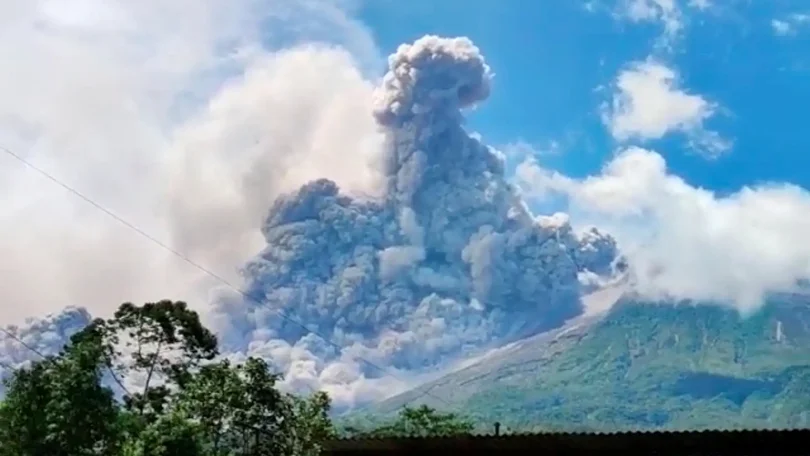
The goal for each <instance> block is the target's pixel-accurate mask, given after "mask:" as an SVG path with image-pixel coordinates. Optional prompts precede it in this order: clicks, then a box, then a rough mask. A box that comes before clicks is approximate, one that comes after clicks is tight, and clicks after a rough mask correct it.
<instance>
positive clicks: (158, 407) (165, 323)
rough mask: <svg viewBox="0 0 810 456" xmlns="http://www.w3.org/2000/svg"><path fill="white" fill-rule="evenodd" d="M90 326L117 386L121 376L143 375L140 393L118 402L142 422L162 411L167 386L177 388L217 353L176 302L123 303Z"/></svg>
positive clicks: (195, 318) (207, 335) (205, 333)
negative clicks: (101, 341)
mask: <svg viewBox="0 0 810 456" xmlns="http://www.w3.org/2000/svg"><path fill="white" fill-rule="evenodd" d="M92 326H94V327H95V328H96V330H97V331H99V332H100V333H101V334H102V335H103V339H104V346H105V348H106V354H107V364H108V366H109V367H110V369H111V371H113V372H114V376H115V379H116V381H118V382H119V385H120V386H121V387H122V389H124V390H125V391H126V388H124V387H123V384H122V382H121V377H127V376H131V375H138V376H139V377H141V378H143V386H142V387H141V389H140V391H135V392H129V391H126V395H125V396H124V402H125V404H126V406H127V408H128V409H129V410H133V411H135V412H136V413H137V415H138V416H140V417H142V418H144V420H145V422H152V421H154V420H155V419H156V418H157V417H158V416H160V415H161V414H162V413H163V411H164V408H165V407H166V403H167V401H168V400H169V396H170V395H171V392H172V388H182V387H183V385H184V384H186V383H188V381H189V380H190V379H191V376H192V374H193V371H194V370H195V369H196V368H198V366H199V365H200V363H201V362H202V361H204V360H211V359H213V358H214V357H216V355H217V354H218V350H217V339H216V336H214V334H213V333H212V332H211V331H209V330H208V329H207V328H206V327H205V326H203V325H202V323H201V322H200V318H199V315H198V314H197V313H196V312H194V311H193V310H190V309H189V308H188V306H187V305H186V303H184V302H181V301H177V302H174V301H170V300H162V301H159V302H155V303H146V304H144V305H143V306H140V307H138V306H135V305H133V304H132V303H124V304H122V305H121V306H120V307H119V308H118V310H117V311H116V312H115V314H114V315H113V318H110V319H108V320H106V321H104V320H96V321H95V322H94V323H93V325H92Z"/></svg>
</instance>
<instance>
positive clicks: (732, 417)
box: [365, 296, 810, 432]
mask: <svg viewBox="0 0 810 456" xmlns="http://www.w3.org/2000/svg"><path fill="white" fill-rule="evenodd" d="M807 347H810V306H809V305H808V300H807V298H801V297H790V296H787V297H786V296H776V297H772V298H771V300H770V301H769V302H768V304H767V305H766V306H765V307H764V308H763V309H762V310H760V311H758V312H757V313H755V314H752V315H747V316H741V315H739V314H738V313H737V312H735V311H734V310H732V309H728V308H723V307H721V306H716V305H714V306H713V305H705V304H704V305H691V304H688V303H686V304H679V305H672V304H665V305H664V304H652V303H640V302H634V303H627V304H626V305H620V306H618V307H616V308H615V309H614V310H613V311H612V312H611V313H610V314H609V315H608V316H607V317H606V318H605V319H604V320H601V321H597V322H594V323H593V325H590V326H588V325H581V326H578V327H571V328H566V329H565V330H564V331H561V332H560V334H558V335H555V336H553V337H551V336H549V335H541V336H538V337H536V338H533V339H531V340H527V341H524V342H523V343H521V345H520V348H519V349H515V350H510V351H508V352H505V354H504V355H501V356H492V357H489V358H487V360H486V361H485V362H482V363H479V364H475V365H471V366H469V367H467V368H465V369H463V370H460V371H458V372H455V373H453V374H451V375H448V376H446V377H444V378H441V379H439V380H437V381H436V382H435V383H432V384H427V385H424V387H423V388H422V389H419V390H417V391H414V392H413V393H411V394H410V395H407V396H402V397H399V398H393V399H392V400H390V401H388V402H386V403H382V404H378V405H375V407H374V408H373V409H372V410H369V411H367V412H366V414H367V415H370V416H371V417H372V418H373V419H375V420H376V421H377V422H380V421H381V420H384V419H386V418H388V417H390V416H392V415H393V414H394V413H396V411H397V410H398V409H399V408H400V407H401V406H402V405H403V404H405V403H407V404H426V405H428V406H434V407H441V406H444V405H445V402H449V403H451V404H453V406H454V407H456V408H458V409H463V410H465V411H466V413H468V414H469V416H470V418H471V419H473V420H474V421H475V422H476V423H482V425H483V423H486V428H482V430H484V431H489V432H491V430H492V427H491V426H492V423H495V422H500V423H502V430H503V432H513V431H521V432H533V431H583V432H588V431H619V430H631V429H711V428H717V427H723V428H737V429H739V428H770V427H807V426H810V389H808V386H807V385H810V383H808V379H810V350H808V348H807ZM425 390H429V392H430V394H429V395H428V394H424V393H423V392H424V391H425ZM420 393H421V396H418V394H420ZM436 397H438V398H439V399H441V401H439V400H438V399H435V398H436ZM365 419H366V420H368V419H369V418H368V417H366V418H365Z"/></svg>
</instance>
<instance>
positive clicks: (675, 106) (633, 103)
mask: <svg viewBox="0 0 810 456" xmlns="http://www.w3.org/2000/svg"><path fill="white" fill-rule="evenodd" d="M716 111H717V105H716V104H715V103H713V102H711V101H709V100H707V99H706V98H704V97H702V96H700V95H697V94H693V93H688V92H686V91H685V90H683V89H682V88H680V87H679V83H678V75H677V73H676V72H675V71H674V70H673V69H671V68H669V67H667V66H666V65H664V64H662V63H660V62H656V61H655V60H649V59H648V60H646V61H643V62H635V63H633V64H631V65H630V66H629V67H627V68H626V69H624V70H623V71H622V72H621V73H619V75H618V77H617V78H616V82H615V91H614V93H613V95H612V99H611V101H610V102H609V103H606V104H605V105H604V106H603V112H602V115H603V120H604V122H605V124H606V125H607V126H608V128H609V129H610V132H611V134H612V135H613V137H614V138H616V139H617V140H619V141H622V142H626V141H629V140H652V139H660V138H662V137H664V136H665V135H667V134H669V133H673V132H679V133H682V134H685V135H687V137H688V138H689V141H690V143H691V144H692V145H693V146H695V147H696V148H697V149H698V150H700V151H702V152H704V153H706V154H708V155H712V156H714V155H717V154H719V153H721V152H723V151H725V150H726V149H728V148H729V147H730V143H729V142H728V141H727V140H725V139H723V138H722V137H721V136H720V135H719V134H717V133H716V132H712V131H709V130H706V129H705V128H704V125H703V124H704V122H705V121H706V120H707V119H709V118H710V117H712V116H713V115H714V114H715V112H716Z"/></svg>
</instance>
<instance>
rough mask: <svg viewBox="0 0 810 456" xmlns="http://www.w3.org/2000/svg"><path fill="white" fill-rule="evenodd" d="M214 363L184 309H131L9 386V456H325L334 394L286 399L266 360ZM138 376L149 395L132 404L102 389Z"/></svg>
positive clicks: (135, 397) (194, 319)
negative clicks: (109, 379) (106, 381)
mask: <svg viewBox="0 0 810 456" xmlns="http://www.w3.org/2000/svg"><path fill="white" fill-rule="evenodd" d="M216 354H217V344H216V338H215V337H214V336H213V334H212V333H211V332H210V331H209V330H208V329H206V328H205V327H204V326H203V325H202V324H201V323H200V321H199V318H198V316H197V314H196V313H194V312H193V311H190V310H188V309H187V307H186V305H185V304H184V303H182V302H171V301H161V302H158V303H149V304H146V305H144V306H142V307H136V306H134V305H132V304H129V303H126V304H124V305H122V306H121V308H119V310H118V311H117V312H116V313H115V316H114V317H113V318H111V319H109V320H97V321H95V322H94V323H93V324H91V325H90V326H89V327H87V328H86V329H85V330H83V331H81V332H79V333H78V334H76V335H75V336H74V337H73V338H72V339H71V343H70V344H69V345H68V346H67V347H65V349H64V350H63V351H62V353H60V354H59V355H58V356H54V357H50V358H47V359H44V360H40V361H38V362H35V363H33V364H32V365H31V366H30V367H28V368H25V369H20V370H18V371H17V372H15V373H14V374H13V376H12V377H11V378H10V379H8V380H7V382H6V387H7V392H6V397H5V399H4V400H3V402H2V403H0V456H41V455H48V456H84V455H87V456H90V455H93V456H174V455H177V456H180V455H183V456H196V455H200V456H234V455H237V454H238V455H245V456H269V455H273V456H315V455H317V454H318V453H319V450H320V442H322V441H323V439H326V438H328V437H329V436H332V435H334V430H333V428H332V424H331V421H330V420H329V408H330V403H329V398H328V396H326V395H325V394H323V393H318V394H315V395H313V396H312V397H310V398H299V397H294V396H291V395H287V394H283V393H281V392H280V391H278V389H277V388H276V383H277V381H278V380H279V376H278V375H276V374H273V373H272V372H271V370H270V368H269V366H268V365H267V363H266V362H265V361H263V360H261V359H255V358H249V359H247V360H246V361H245V363H244V364H237V365H232V364H231V363H229V362H227V361H220V362H209V363H206V361H210V360H212V359H213V358H214V357H215V356H216ZM136 371H137V372H138V373H139V374H141V375H143V378H145V379H146V381H145V386H144V387H143V389H142V390H140V391H137V392H133V393H132V394H127V395H126V396H125V397H124V401H123V403H119V402H117V401H116V400H115V398H114V395H113V392H112V391H111V390H110V389H108V388H106V387H104V386H102V381H101V380H102V376H103V374H105V373H107V374H111V375H113V376H114V377H115V379H116V380H118V381H119V382H120V381H121V378H123V377H124V376H126V375H131V374H132V373H134V372H136Z"/></svg>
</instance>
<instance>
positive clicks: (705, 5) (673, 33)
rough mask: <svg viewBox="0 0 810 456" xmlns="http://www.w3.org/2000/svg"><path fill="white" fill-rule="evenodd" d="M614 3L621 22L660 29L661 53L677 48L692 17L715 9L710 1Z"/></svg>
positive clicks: (631, 0)
mask: <svg viewBox="0 0 810 456" xmlns="http://www.w3.org/2000/svg"><path fill="white" fill-rule="evenodd" d="M611 3H613V4H614V5H615V7H614V9H613V12H614V14H613V15H614V17H616V18H617V19H620V20H624V21H630V22H633V23H637V24H641V23H646V24H655V25H659V26H660V27H661V30H662V32H661V35H660V36H659V37H658V38H657V39H656V40H655V43H654V44H655V47H656V48H657V49H658V50H671V49H672V48H673V45H674V44H675V42H676V41H677V39H679V38H680V37H681V36H682V35H683V33H684V31H685V30H686V28H687V26H688V25H689V22H690V19H691V14H690V13H694V12H701V13H702V12H706V11H708V10H709V9H710V8H711V7H712V6H713V3H712V2H711V1H710V0H688V1H687V0H612V2H611ZM594 9H595V8H594V7H593V6H592V7H590V8H588V10H589V11H593V10H594ZM690 9H691V10H695V11H690Z"/></svg>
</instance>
